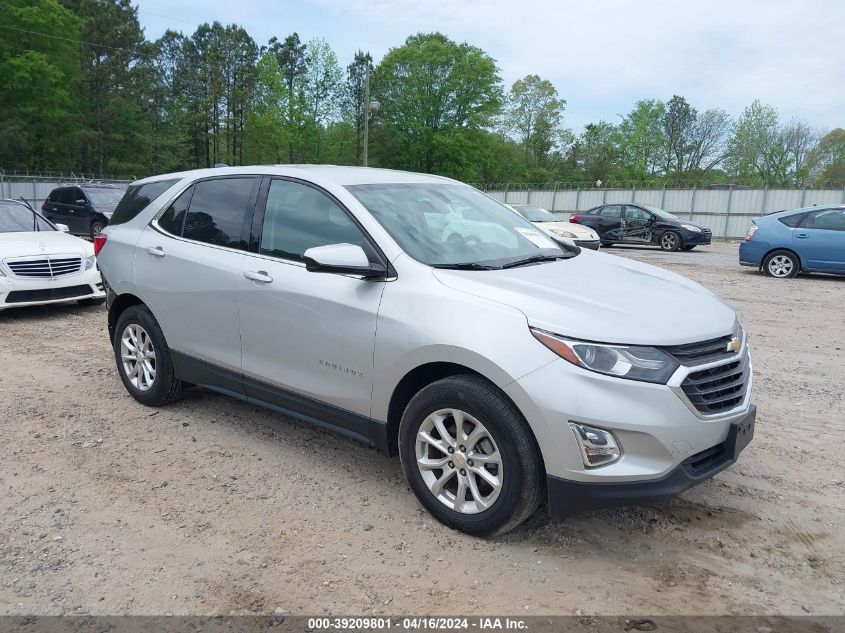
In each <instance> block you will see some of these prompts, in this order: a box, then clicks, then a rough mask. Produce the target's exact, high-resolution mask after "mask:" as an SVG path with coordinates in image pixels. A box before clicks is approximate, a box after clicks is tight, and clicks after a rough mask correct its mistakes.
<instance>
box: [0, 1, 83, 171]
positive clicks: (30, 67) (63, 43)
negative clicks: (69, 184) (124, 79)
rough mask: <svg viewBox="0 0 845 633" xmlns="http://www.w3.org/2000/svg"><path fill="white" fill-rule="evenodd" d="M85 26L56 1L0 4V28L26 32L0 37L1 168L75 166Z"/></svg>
mask: <svg viewBox="0 0 845 633" xmlns="http://www.w3.org/2000/svg"><path fill="white" fill-rule="evenodd" d="M81 23H82V21H81V20H80V19H79V18H77V17H76V16H75V15H74V14H73V13H72V12H71V11H69V10H68V9H65V8H64V7H62V6H61V5H60V4H59V3H58V2H57V1H56V0H5V1H4V2H2V3H0V24H13V25H15V26H16V27H17V28H19V29H22V30H21V31H13V30H3V31H2V33H3V37H2V38H0V86H2V97H0V99H2V101H0V103H2V107H0V165H2V166H5V167H6V168H7V169H8V168H12V169H36V170H39V169H62V168H64V166H65V165H68V164H73V163H74V162H75V158H76V151H75V145H76V144H75V139H76V134H77V133H78V130H79V123H78V121H79V111H78V109H77V99H76V98H75V95H76V92H77V91H78V89H79V75H80V70H79V61H78V60H79V49H78V45H77V44H75V43H74V41H73V40H76V39H77V38H78V37H79V29H80V26H81ZM25 31H30V32H29V33H27V32H25ZM33 33H48V34H49V33H61V34H62V35H63V37H64V38H66V39H62V40H56V39H52V38H48V37H44V36H40V35H34V34H33ZM68 40H70V41H68Z"/></svg>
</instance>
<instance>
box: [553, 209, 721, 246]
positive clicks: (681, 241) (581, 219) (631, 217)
mask: <svg viewBox="0 0 845 633" xmlns="http://www.w3.org/2000/svg"><path fill="white" fill-rule="evenodd" d="M569 221H570V222H575V223H576V224H583V225H584V226H589V227H590V228H591V229H594V230H595V231H596V233H598V234H599V237H600V238H601V243H602V246H612V245H613V244H654V245H656V246H659V247H660V248H662V249H663V250H664V251H677V250H685V251H691V250H692V249H694V248H695V247H696V246H701V245H704V244H710V241H711V239H712V237H713V235H712V232H711V231H710V229H708V228H706V227H703V226H699V225H698V224H693V223H692V222H688V221H686V220H681V219H680V218H678V217H676V216H674V215H672V214H671V213H668V212H666V211H664V210H663V209H658V208H657V207H653V206H651V205H649V204H602V205H599V206H597V207H593V208H592V209H590V210H589V211H585V212H583V213H579V214H577V215H573V216H572V217H571V218H569Z"/></svg>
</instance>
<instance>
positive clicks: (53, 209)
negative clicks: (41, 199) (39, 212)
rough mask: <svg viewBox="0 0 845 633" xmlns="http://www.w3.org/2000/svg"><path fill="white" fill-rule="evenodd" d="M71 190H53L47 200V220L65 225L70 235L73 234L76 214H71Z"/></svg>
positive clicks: (70, 188)
mask: <svg viewBox="0 0 845 633" xmlns="http://www.w3.org/2000/svg"><path fill="white" fill-rule="evenodd" d="M72 202H73V188H72V187H62V188H61V189H55V190H53V192H52V193H51V194H50V198H49V199H48V200H47V218H48V219H49V220H50V221H51V222H54V223H55V222H58V223H60V224H66V225H67V227H68V229H70V232H71V233H75V232H76V231H75V230H74V222H75V220H76V214H75V213H74V212H73V205H72V204H71V203H72Z"/></svg>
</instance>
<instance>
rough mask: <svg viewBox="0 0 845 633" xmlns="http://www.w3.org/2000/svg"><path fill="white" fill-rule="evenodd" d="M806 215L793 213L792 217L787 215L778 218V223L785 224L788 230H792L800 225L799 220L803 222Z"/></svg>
mask: <svg viewBox="0 0 845 633" xmlns="http://www.w3.org/2000/svg"><path fill="white" fill-rule="evenodd" d="M806 215H807V214H806V213H795V214H793V215H787V216H784V217H782V218H778V222H780V223H781V224H785V225H786V226H788V227H789V228H792V229H794V228H795V227H796V226H798V225H799V224H801V220H803V219H804V216H806Z"/></svg>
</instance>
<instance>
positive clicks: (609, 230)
mask: <svg viewBox="0 0 845 633" xmlns="http://www.w3.org/2000/svg"><path fill="white" fill-rule="evenodd" d="M590 217H595V218H596V220H595V222H594V223H593V224H592V226H593V227H594V228H595V229H596V232H598V234H599V237H600V238H601V239H602V240H604V241H606V242H620V241H622V235H621V233H622V230H621V229H622V205H621V204H609V205H605V206H603V207H601V208H600V209H599V210H598V211H597V212H596V214H595V216H592V214H591V216H590Z"/></svg>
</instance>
